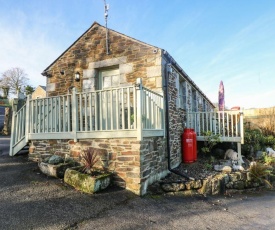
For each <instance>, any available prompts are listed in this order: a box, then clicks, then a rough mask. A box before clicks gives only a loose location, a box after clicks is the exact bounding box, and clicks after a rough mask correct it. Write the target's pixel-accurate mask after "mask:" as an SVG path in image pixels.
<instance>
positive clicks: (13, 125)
mask: <svg viewBox="0 0 275 230" xmlns="http://www.w3.org/2000/svg"><path fill="white" fill-rule="evenodd" d="M17 106H18V98H14V99H13V101H12V123H11V140H10V156H13V145H14V136H15V132H17V130H16V131H15V130H14V129H15V127H17V126H15V116H16V113H17Z"/></svg>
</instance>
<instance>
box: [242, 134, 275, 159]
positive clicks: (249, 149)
mask: <svg viewBox="0 0 275 230" xmlns="http://www.w3.org/2000/svg"><path fill="white" fill-rule="evenodd" d="M266 147H270V148H272V149H275V137H274V136H273V135H264V134H263V133H262V132H261V131H260V130H259V129H252V130H251V129H245V132H244V144H243V145H242V153H243V154H244V155H246V156H247V155H249V154H251V153H256V152H257V151H260V150H261V151H265V148H266Z"/></svg>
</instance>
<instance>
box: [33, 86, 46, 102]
mask: <svg viewBox="0 0 275 230" xmlns="http://www.w3.org/2000/svg"><path fill="white" fill-rule="evenodd" d="M44 97H46V90H45V89H43V88H42V87H41V86H38V87H37V88H36V89H35V90H34V92H33V93H32V99H36V98H44Z"/></svg>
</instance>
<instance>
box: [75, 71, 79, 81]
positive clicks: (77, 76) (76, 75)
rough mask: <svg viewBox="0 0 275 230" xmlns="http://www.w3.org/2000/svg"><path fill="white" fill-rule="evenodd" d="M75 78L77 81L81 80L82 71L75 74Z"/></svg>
mask: <svg viewBox="0 0 275 230" xmlns="http://www.w3.org/2000/svg"><path fill="white" fill-rule="evenodd" d="M74 79H75V81H80V73H79V72H76V73H75V74H74Z"/></svg>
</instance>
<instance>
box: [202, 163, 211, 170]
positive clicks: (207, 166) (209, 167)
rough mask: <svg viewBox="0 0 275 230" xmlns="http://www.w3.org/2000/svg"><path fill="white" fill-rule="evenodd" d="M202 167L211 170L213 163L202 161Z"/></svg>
mask: <svg viewBox="0 0 275 230" xmlns="http://www.w3.org/2000/svg"><path fill="white" fill-rule="evenodd" d="M204 167H205V168H206V169H207V170H211V169H212V168H213V165H212V164H210V163H207V162H206V163H204Z"/></svg>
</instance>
